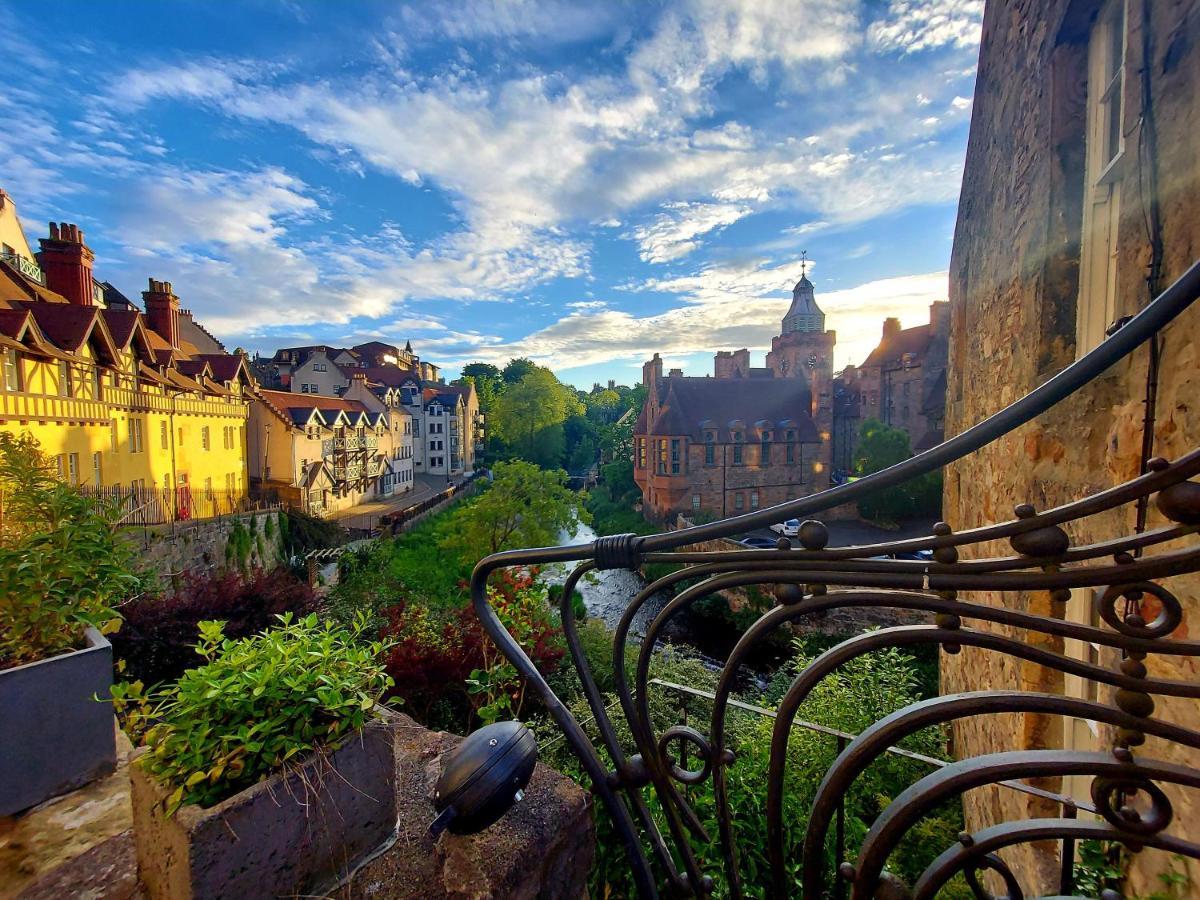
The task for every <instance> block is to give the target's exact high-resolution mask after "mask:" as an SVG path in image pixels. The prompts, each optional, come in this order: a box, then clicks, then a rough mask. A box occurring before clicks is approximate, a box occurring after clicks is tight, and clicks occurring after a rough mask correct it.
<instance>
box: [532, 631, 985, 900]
mask: <svg viewBox="0 0 1200 900" xmlns="http://www.w3.org/2000/svg"><path fill="white" fill-rule="evenodd" d="M807 661H808V657H807V656H806V655H805V653H804V652H803V649H801V650H800V651H799V652H798V653H797V658H796V660H795V665H797V666H802V665H804V664H806V663H807ZM650 674H651V677H653V678H659V679H662V680H664V681H670V682H675V683H677V684H685V685H689V686H692V687H696V688H708V689H711V687H712V686H713V684H714V683H715V679H716V675H715V673H713V672H711V671H708V670H707V669H706V668H705V667H704V666H703V664H702V663H701V662H700V661H699V660H697V659H695V658H693V657H690V656H689V655H688V654H686V653H681V652H678V651H675V650H667V651H666V652H661V653H656V654H655V656H654V657H653V659H652V661H651V669H650ZM742 699H748V700H750V701H751V702H755V703H758V704H760V705H761V704H762V703H763V702H764V700H763V698H762V697H758V696H751V697H743V698H742ZM917 699H920V690H919V673H918V669H917V666H916V665H915V664H914V661H913V660H912V659H911V658H910V657H909V656H908V655H907V654H905V653H903V652H901V651H899V650H885V651H879V652H876V653H873V654H871V655H870V656H868V657H863V658H860V659H858V660H855V661H853V662H851V663H848V664H847V665H845V666H843V667H841V668H840V669H839V670H838V671H836V672H834V673H833V674H831V675H830V676H828V677H827V678H825V679H824V680H823V681H822V682H821V683H820V684H819V685H818V686H817V688H816V689H815V690H814V691H813V693H812V694H811V695H810V696H809V698H808V700H807V701H806V702H805V703H804V704H803V705H802V706H801V708H800V712H799V716H798V718H799V719H803V720H808V721H813V722H817V723H819V724H821V725H825V726H828V727H833V728H839V729H841V730H844V731H848V732H851V733H857V732H859V731H861V730H862V729H864V728H865V727H867V725H869V724H870V723H871V722H873V721H874V720H876V719H878V718H879V717H881V716H883V715H886V714H887V713H890V712H892V711H893V710H895V709H897V708H900V707H903V706H906V705H907V704H909V703H911V702H914V701H915V700H917ZM614 700H615V698H614V697H613V696H611V695H606V698H605V702H606V704H607V703H611V702H613V701H614ZM687 703H688V717H687V720H688V722H689V723H692V724H694V725H695V727H697V728H700V730H701V731H706V730H707V729H706V728H705V725H704V723H705V722H706V721H707V719H708V717H709V715H710V714H711V704H710V702H709V701H707V700H704V699H701V698H697V697H691V698H688V700H687ZM649 705H650V715H651V720H652V722H653V723H654V728H655V731H656V733H658V734H661V733H662V732H663V731H664V730H665V729H666V728H667V727H669V726H671V725H675V724H678V723H679V722H680V721H681V714H680V698H679V696H678V695H677V694H675V693H672V692H668V691H665V690H663V689H660V688H656V687H654V686H651V688H650V692H649ZM571 708H572V712H573V714H574V715H575V716H576V719H577V720H578V721H580V722H588V721H589V720H590V717H591V711H590V709H589V708H588V707H587V704H586V703H585V702H584V701H583V700H582V698H576V700H575V701H574V702H573V703H572V704H571ZM697 720H698V722H697ZM773 724H774V722H773V720H772V719H769V718H766V717H760V716H755V715H752V714H750V713H747V712H743V711H739V710H737V709H736V708H731V709H730V710H729V715H728V724H727V743H728V746H729V747H730V748H731V749H732V750H733V751H734V752H735V754H736V762H735V763H734V765H733V766H732V767H731V768H730V769H729V772H728V780H727V784H728V792H729V804H730V814H731V816H732V818H733V821H734V823H735V829H736V835H737V846H738V853H739V861H738V865H739V871H740V872H741V873H742V876H743V889H744V893H745V895H746V896H748V897H761V896H763V895H764V894H765V891H766V888H767V885H768V884H769V881H770V876H769V862H768V860H767V846H766V813H765V785H766V784H767V768H768V764H769V760H770V747H771V733H772V727H773ZM614 725H615V726H616V728H617V733H618V737H619V739H620V740H621V742H622V745H623V746H624V748H625V749H626V752H631V751H632V748H633V742H632V739H631V737H630V735H629V731H628V728H627V726H626V725H625V723H624V721H623V720H622V719H620V718H619V717H618V718H616V719H615V720H614ZM547 726H548V727H547ZM539 727H540V729H542V730H539V744H540V745H541V747H543V748H545V749H544V751H543V761H544V762H546V763H547V765H550V766H554V767H555V768H558V769H560V770H561V771H563V772H565V773H567V774H569V775H571V776H572V777H575V778H577V779H579V780H580V781H581V782H582V783H584V784H586V783H587V780H586V777H585V776H584V775H583V771H582V768H581V767H580V765H579V763H578V762H577V761H576V760H575V757H574V756H573V755H572V754H571V752H570V751H569V749H567V747H566V743H565V741H556V740H555V738H556V737H557V736H558V729H557V728H556V727H554V726H553V725H551V724H549V723H543V724H542V725H541V726H539ZM588 730H589V731H590V732H591V733H592V734H593V735H594V734H595V726H594V725H590V724H589V725H588ZM943 745H944V739H943V734H942V732H941V731H940V730H933V729H931V730H926V731H923V732H921V733H919V734H917V735H914V736H913V737H911V738H909V739H908V740H907V741H905V742H904V746H905V747H907V748H908V749H912V750H916V751H918V752H922V753H926V754H928V755H931V756H942V755H943V749H944V746H943ZM601 753H602V756H606V754H604V753H603V751H601ZM836 753H837V750H836V746H835V744H834V742H833V741H832V740H831V739H830V738H829V737H827V736H825V735H822V734H818V733H814V732H811V731H807V730H803V729H795V730H794V731H793V733H792V737H791V740H790V741H789V744H788V753H787V765H786V770H787V775H786V788H787V789H786V792H785V799H784V815H783V821H784V828H785V833H784V834H785V843H786V846H787V849H788V859H789V862H790V865H791V870H792V872H793V873H794V874H798V872H797V870H798V866H799V859H800V854H799V848H800V843H801V842H802V840H803V836H804V832H805V829H806V828H807V817H808V810H809V808H810V806H811V803H812V799H813V797H814V795H815V792H816V788H817V786H818V784H819V783H820V780H821V778H822V777H823V776H824V774H825V772H826V770H827V769H828V768H829V766H830V764H831V763H832V762H833V759H834V758H835V756H836ZM928 772H929V767H928V766H927V765H924V764H922V763H920V762H918V761H915V760H911V759H908V758H906V757H899V756H893V755H888V756H886V757H884V758H883V759H881V760H879V761H878V762H876V763H875V764H873V765H872V766H871V767H870V768H868V769H867V771H866V772H864V773H863V774H862V775H860V776H859V778H857V779H856V780H855V783H854V785H853V787H852V789H851V791H850V793H849V794H848V795H847V801H846V836H847V837H846V845H847V847H849V848H853V847H855V846H857V845H858V844H860V843H861V841H862V838H863V836H864V835H865V834H866V831H867V829H868V828H869V826H870V824H871V822H873V821H874V819H875V817H876V816H877V815H878V814H879V812H880V811H881V810H882V809H883V807H884V806H886V804H887V803H888V802H889V800H890V798H893V797H895V796H896V795H897V794H898V793H899V792H900V791H902V790H903V789H904V788H906V787H907V786H908V785H909V784H911V783H913V782H914V781H916V780H917V779H918V778H921V777H923V776H924V775H926V774H928ZM687 794H688V802H689V803H690V805H691V806H692V808H693V810H694V811H695V812H696V814H697V815H698V816H699V817H700V821H701V823H702V824H703V825H704V826H705V828H706V829H707V831H708V834H709V836H710V838H711V840H710V841H709V842H706V843H701V842H698V841H696V842H694V843H693V847H694V849H695V851H696V853H697V856H698V858H699V859H700V863H701V868H702V869H703V870H705V871H708V872H711V873H713V874H714V875H716V874H718V873H721V872H723V871H724V863H723V856H722V853H721V849H720V843H719V837H718V836H719V829H718V823H717V808H716V801H715V797H714V795H713V791H712V782H711V781H706V782H705V783H703V784H701V785H697V786H695V787H691V788H689V789H688V791H687ZM646 798H647V803H648V805H649V807H650V809H651V812H652V813H653V814H654V816H655V817H656V819H657V820H658V822H659V824H660V827H662V828H663V829H664V832H665V819H664V815H665V814H664V812H663V809H662V807H661V804H660V803H659V801H658V798H657V795H655V794H654V793H653V792H650V791H648V792H646ZM596 825H597V848H598V849H597V860H596V865H595V867H594V869H593V872H592V882H591V885H590V886H591V889H592V891H593V893H594V894H595V895H596V896H627V895H631V894H632V893H633V885H632V882H631V880H630V878H629V866H628V863H627V862H626V860H625V856H624V850H623V849H622V847H621V844H620V841H619V840H618V839H617V837H616V835H615V833H614V832H613V830H612V826H611V823H610V822H609V820H608V817H607V814H606V813H604V811H603V810H602V809H599V808H598V810H597V818H596ZM961 827H962V816H961V810H960V809H959V807H958V805H957V803H954V804H948V805H946V806H944V807H942V808H940V809H939V810H937V811H936V812H935V813H934V814H933V815H931V816H928V817H926V818H925V819H924V820H922V822H921V823H920V824H919V826H918V827H917V828H914V829H913V831H912V833H911V834H910V835H909V836H907V837H906V839H905V840H904V842H903V843H902V844H901V846H900V848H899V850H898V851H897V852H896V853H895V854H894V855H893V857H892V859H891V860H890V861H889V868H890V869H891V870H892V871H894V872H897V873H898V874H900V875H902V876H903V877H906V878H911V877H912V876H913V875H914V874H916V873H919V872H920V871H921V870H922V869H923V868H924V867H925V866H926V865H927V864H928V863H929V862H930V861H931V860H932V859H933V858H934V857H935V856H936V855H937V854H938V853H939V852H941V851H942V850H943V849H945V847H946V846H948V845H949V844H950V843H952V842H953V840H954V835H955V834H957V832H958V831H959V830H960V829H961ZM827 871H829V872H832V871H833V855H832V848H830V852H829V858H828V866H827ZM722 881H723V879H720V878H718V888H717V896H726V895H727V890H726V887H725V885H724V884H722ZM910 883H911V881H910ZM961 887H962V886H961V885H957V884H952V885H951V886H950V887H949V888H948V889H947V892H946V894H945V895H946V896H948V897H949V896H969V894H966V895H964V894H962V893H961V892H960V888H961Z"/></svg>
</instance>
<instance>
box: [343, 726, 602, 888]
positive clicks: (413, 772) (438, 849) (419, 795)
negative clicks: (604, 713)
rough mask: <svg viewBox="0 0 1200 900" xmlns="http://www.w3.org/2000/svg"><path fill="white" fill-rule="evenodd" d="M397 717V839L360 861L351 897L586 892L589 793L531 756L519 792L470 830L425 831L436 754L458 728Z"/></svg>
mask: <svg viewBox="0 0 1200 900" xmlns="http://www.w3.org/2000/svg"><path fill="white" fill-rule="evenodd" d="M398 718H399V719H400V720H401V724H400V725H399V727H398V729H397V751H398V752H397V758H396V768H397V772H396V775H397V782H398V785H399V787H398V790H397V793H398V798H399V800H398V802H399V807H400V809H401V810H402V816H401V820H400V823H399V828H400V835H399V839H398V840H397V841H396V845H395V846H394V847H393V848H392V849H391V850H389V851H388V852H387V853H385V854H383V855H382V856H380V857H379V858H378V859H375V860H372V861H371V862H370V863H368V864H367V865H365V866H364V867H363V868H362V870H361V871H359V872H358V873H357V874H356V875H355V877H354V879H353V881H352V883H351V884H349V885H348V886H347V887H346V889H345V894H346V896H348V897H353V898H368V897H370V898H377V897H389V898H392V900H401V898H413V900H415V898H422V900H425V898H453V900H467V898H472V900H483V898H487V900H517V898H521V900H523V898H534V897H536V898H539V900H560V898H561V900H567V898H577V897H586V896H587V875H588V871H589V870H590V869H591V867H592V861H593V860H594V858H595V842H596V837H595V830H594V827H593V823H592V809H591V798H590V796H589V795H588V793H587V792H586V791H584V790H583V789H582V788H580V787H579V786H578V785H577V784H575V783H574V782H573V781H571V780H570V779H568V778H566V777H565V776H563V775H560V774H559V773H557V772H555V771H554V770H553V769H550V768H547V767H546V766H544V765H541V764H539V765H538V766H537V768H536V769H535V770H534V773H533V778H532V779H531V780H530V782H529V786H528V787H527V788H526V790H525V799H524V800H523V801H522V802H520V803H517V804H516V805H514V806H513V808H512V809H511V810H509V811H508V813H506V814H505V816H504V817H503V818H502V819H501V820H500V821H499V822H497V823H496V824H495V825H493V826H492V827H490V828H488V829H486V830H485V831H483V832H481V833H479V834H475V835H454V834H451V833H450V832H444V833H443V834H442V835H441V836H440V837H439V838H438V839H437V840H434V839H433V838H431V837H430V836H429V833H428V829H429V823H430V822H432V821H433V819H434V817H435V816H436V812H435V810H434V806H433V793H434V786H435V785H436V783H437V780H438V777H439V776H440V774H441V768H442V766H441V757H442V755H443V754H445V753H446V752H448V751H449V750H451V749H453V748H454V747H455V746H457V745H458V743H459V742H460V741H461V740H462V738H460V737H457V736H456V735H452V734H446V733H444V732H434V731H428V730H427V729H425V728H423V727H422V726H420V725H418V724H417V723H416V722H413V721H412V720H411V719H409V718H408V717H406V716H403V715H400V716H398Z"/></svg>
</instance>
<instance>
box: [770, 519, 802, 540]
mask: <svg viewBox="0 0 1200 900" xmlns="http://www.w3.org/2000/svg"><path fill="white" fill-rule="evenodd" d="M771 530H772V531H774V532H775V533H776V534H782V535H783V536H784V537H796V535H798V534H799V533H800V520H799V519H788V520H787V521H786V522H780V523H779V524H778V525H772V526H771Z"/></svg>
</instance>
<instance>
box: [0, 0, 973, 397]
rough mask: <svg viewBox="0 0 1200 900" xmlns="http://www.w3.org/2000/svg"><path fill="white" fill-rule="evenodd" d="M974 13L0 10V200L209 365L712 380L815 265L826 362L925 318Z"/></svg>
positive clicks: (743, 7)
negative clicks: (311, 360) (662, 374)
mask: <svg viewBox="0 0 1200 900" xmlns="http://www.w3.org/2000/svg"><path fill="white" fill-rule="evenodd" d="M982 6H983V3H982V0H925V2H917V0H862V2H854V0H793V2H782V0H728V2H715V0H714V2H710V0H681V2H663V3H650V2H628V3H620V2H616V0H613V2H600V3H594V2H577V3H569V2H562V0H514V2H509V3H503V2H499V0H495V2H483V0H460V2H444V3H441V2H422V3H414V4H410V5H401V4H397V3H392V2H379V3H372V2H365V0H364V2H356V3H333V2H301V0H248V2H241V3H234V2H227V3H211V2H208V0H177V2H159V3H149V2H146V3H134V2H111V3H108V2H101V0H92V2H88V3H82V2H79V3H59V4H46V3H41V2H38V3H33V2H7V3H6V2H4V0H0V15H2V16H3V19H4V22H5V28H4V29H2V30H0V77H2V78H3V84H4V85H5V88H4V90H3V91H0V187H3V188H4V189H6V190H7V191H8V192H9V193H10V194H11V195H12V196H13V198H14V199H15V200H16V202H17V204H18V209H19V210H20V212H21V215H22V217H23V220H24V222H25V226H26V230H27V231H28V232H29V237H30V240H31V241H33V242H35V245H36V239H37V238H38V237H40V236H43V235H44V233H45V232H44V229H45V224H44V223H45V222H46V221H47V220H49V219H51V218H53V219H55V220H64V221H73V222H76V223H78V224H79V225H80V226H81V227H82V228H84V230H85V232H86V234H87V238H88V242H89V244H90V245H91V247H92V249H93V250H94V251H95V252H96V255H97V269H96V274H97V276H98V277H99V278H101V279H105V280H108V281H111V282H113V283H114V284H115V285H117V286H118V287H119V288H121V289H122V290H123V291H125V292H126V293H127V294H128V295H129V296H131V297H134V298H136V297H137V296H138V292H140V291H141V290H142V289H144V287H145V283H146V279H147V277H149V276H153V277H155V278H158V279H164V280H169V281H172V282H173V283H174V285H175V289H176V292H177V293H178V294H179V295H180V296H181V297H182V299H183V302H184V305H185V306H187V307H188V308H190V309H192V310H193V311H194V312H195V313H196V315H197V317H199V318H200V319H201V320H202V321H204V322H205V323H206V325H208V327H209V329H210V330H211V331H213V332H214V333H216V334H217V335H218V336H220V337H221V338H222V339H223V340H224V341H225V342H226V344H227V345H228V346H230V347H233V346H243V347H246V348H247V349H249V350H252V351H253V350H260V351H263V352H266V351H270V350H272V349H274V348H275V347H279V346H287V345H294V344H299V343H317V342H321V343H334V344H343V343H356V342H359V341H362V340H372V339H382V340H388V341H391V342H396V343H401V344H402V343H403V342H404V341H405V340H411V341H412V344H413V347H414V349H415V350H416V351H417V352H418V353H420V354H421V355H422V357H424V358H426V359H430V360H433V361H436V362H442V363H444V364H445V365H446V367H447V369H448V371H449V372H450V374H454V372H455V370H456V369H457V367H458V366H459V365H461V364H463V363H465V362H469V361H471V360H474V359H483V360H487V361H493V362H501V363H502V362H503V361H504V360H506V359H508V358H509V357H511V356H516V355H522V356H530V357H532V358H534V359H535V360H537V361H539V362H542V363H544V364H547V365H550V366H551V367H552V368H553V369H554V370H555V371H556V372H558V373H559V375H560V377H562V378H563V379H564V380H566V381H570V382H573V383H575V384H578V385H580V386H583V387H588V386H590V385H591V384H592V382H593V381H604V380H606V379H608V378H616V379H617V380H618V381H621V382H627V383H631V382H633V381H635V380H637V378H638V376H639V375H640V364H641V362H642V360H644V359H645V358H647V357H648V356H649V355H650V354H652V353H653V352H655V351H657V352H660V353H661V354H662V356H663V357H664V359H665V360H666V361H667V364H668V366H672V365H679V366H682V367H684V368H685V369H686V370H687V371H689V373H691V374H702V373H704V372H706V371H708V370H709V368H710V366H711V355H712V353H713V352H714V351H715V350H718V349H736V348H738V347H743V346H746V347H750V348H751V349H752V350H754V351H755V352H756V353H761V352H762V351H763V350H764V349H765V348H766V347H767V346H768V345H769V343H770V338H771V336H772V335H773V334H775V333H777V331H778V329H779V319H780V318H781V317H782V315H783V313H784V311H785V310H786V308H787V305H788V301H789V299H790V289H791V286H792V284H793V283H794V282H795V280H796V278H797V277H798V276H799V272H800V267H799V263H798V259H799V254H800V251H801V250H806V251H807V252H808V256H809V258H810V259H811V260H812V266H811V269H810V273H809V274H810V277H811V278H812V279H813V281H814V283H815V285H816V289H817V298H818V302H819V303H820V304H821V305H822V306H823V308H824V309H825V311H826V314H827V325H828V327H830V328H834V329H836V330H837V331H838V351H837V356H836V362H837V365H838V366H839V367H840V366H841V365H843V364H845V363H849V362H858V361H860V360H861V357H862V356H863V355H865V353H866V352H867V351H868V350H869V348H870V347H871V346H873V345H874V343H875V342H876V341H877V339H878V335H879V332H880V328H881V322H882V319H883V317H884V316H886V315H898V316H899V317H900V318H901V320H902V321H903V323H904V324H905V325H906V326H907V325H915V324H919V323H921V322H923V321H927V316H928V305H929V303H930V302H931V301H933V300H937V299H944V298H945V294H946V266H947V262H948V260H949V252H950V244H951V239H952V236H953V228H954V218H955V205H956V202H957V198H958V190H959V184H960V179H961V170H962V160H963V154H964V151H965V147H966V137H967V129H968V125H969V120H970V114H971V97H972V92H973V90H974V79H975V61H976V55H977V51H978V42H979V29H980V20H981V18H982Z"/></svg>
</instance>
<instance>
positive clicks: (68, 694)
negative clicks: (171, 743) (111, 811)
mask: <svg viewBox="0 0 1200 900" xmlns="http://www.w3.org/2000/svg"><path fill="white" fill-rule="evenodd" d="M112 673H113V668H112V645H110V644H109V643H108V641H107V640H105V638H104V635H102V634H101V633H100V632H99V631H97V630H96V629H95V628H89V629H87V646H86V647H84V648H83V649H82V650H74V651H72V652H70V653H62V654H60V655H58V656H52V657H51V658H50V659H43V660H40V661H39V662H35V663H27V664H26V665H23V666H17V667H16V668H15V669H5V670H4V671H0V816H9V815H13V814H14V813H18V812H20V811H21V810H23V809H28V808H29V807H31V806H36V805H37V804H38V803H41V802H42V801H43V800H49V799H50V798H51V797H56V796H58V795H59V794H63V793H66V792H67V791H70V790H74V789H75V788H78V787H82V786H83V785H85V784H87V783H88V782H89V781H93V780H94V779H96V778H100V777H102V776H104V775H108V774H109V773H110V772H112V771H113V769H115V768H116V765H117V742H116V730H115V727H114V725H113V711H112V705H111V704H109V703H105V702H100V701H97V700H96V699H94V698H95V697H101V698H104V699H107V698H108V696H109V691H110V689H111V688H112Z"/></svg>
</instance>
